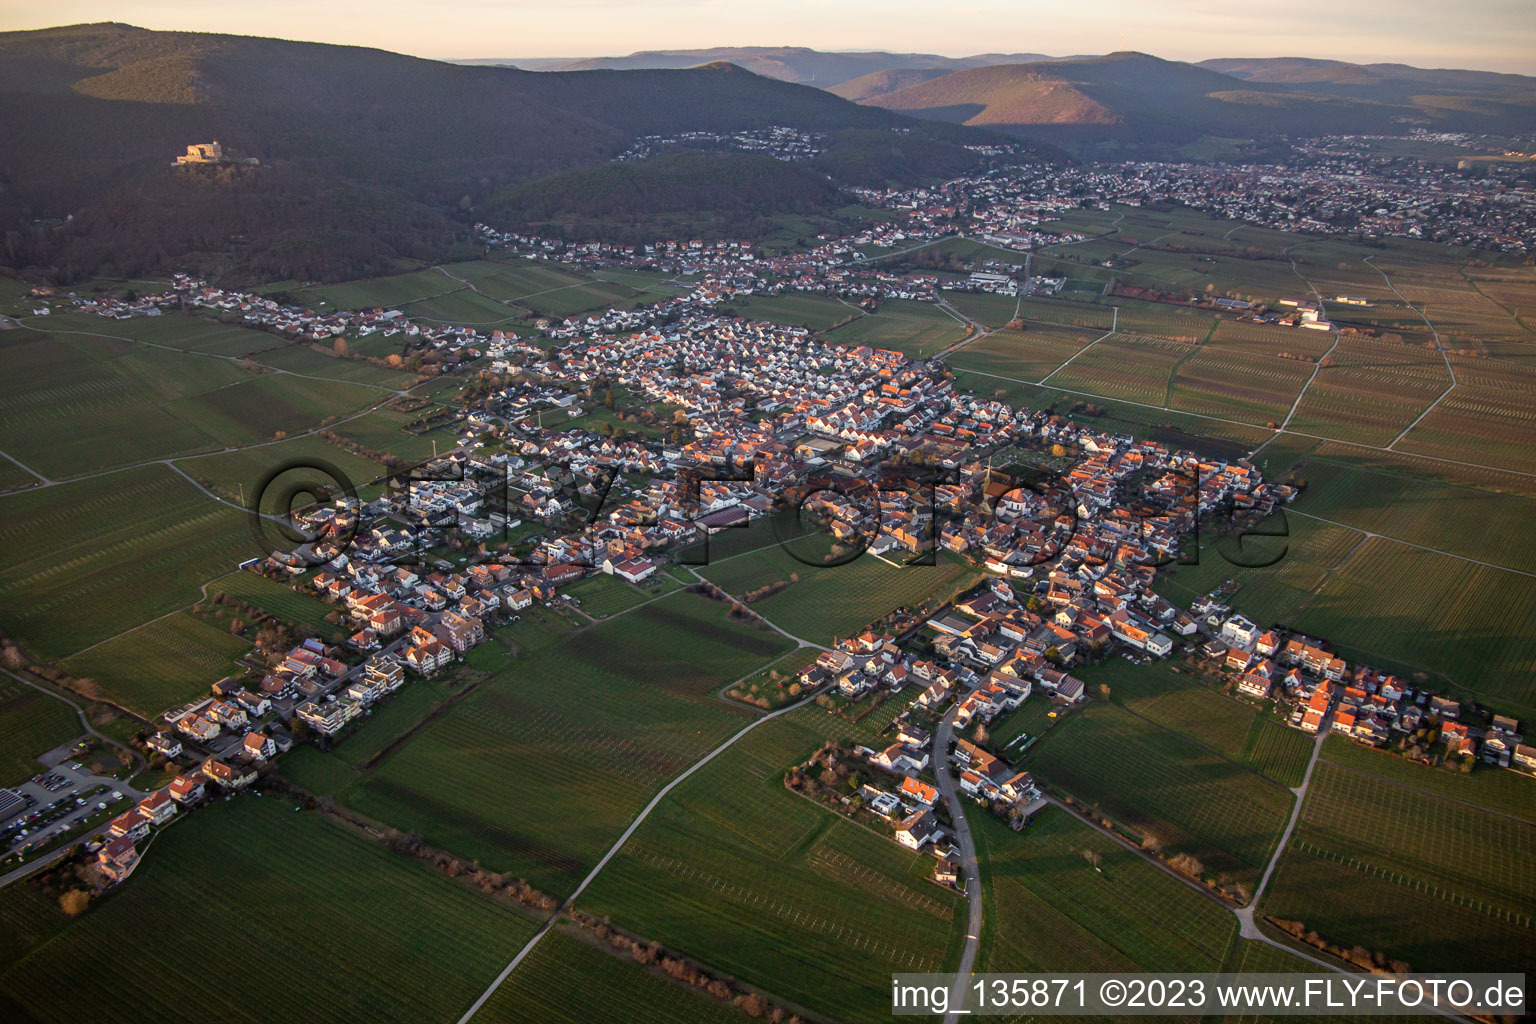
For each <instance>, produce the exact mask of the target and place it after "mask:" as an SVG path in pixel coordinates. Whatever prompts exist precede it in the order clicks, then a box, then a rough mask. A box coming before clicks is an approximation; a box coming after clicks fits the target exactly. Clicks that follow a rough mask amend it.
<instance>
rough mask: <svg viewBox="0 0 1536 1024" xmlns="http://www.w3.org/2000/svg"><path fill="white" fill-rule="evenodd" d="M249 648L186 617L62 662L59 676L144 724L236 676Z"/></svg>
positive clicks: (173, 617) (166, 618) (121, 636)
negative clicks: (91, 686)
mask: <svg viewBox="0 0 1536 1024" xmlns="http://www.w3.org/2000/svg"><path fill="white" fill-rule="evenodd" d="M250 649H251V645H250V644H249V643H247V642H246V641H244V640H242V639H240V638H239V637H237V636H231V635H230V634H229V633H227V632H224V631H222V630H219V629H216V628H214V627H213V626H210V625H208V624H207V623H205V622H203V621H202V620H201V619H198V618H196V617H195V616H193V615H192V614H190V613H189V612H175V613H173V614H171V615H167V616H164V617H162V618H158V619H155V620H154V621H153V622H147V623H145V624H144V625H142V626H139V627H138V628H137V629H131V630H129V631H128V632H126V633H121V634H119V635H117V636H115V637H113V638H112V639H110V640H108V641H106V642H105V643H102V644H99V645H97V646H94V647H92V648H90V649H89V650H85V651H81V652H80V653H79V654H76V655H75V656H73V657H71V658H68V659H66V660H64V661H61V662H60V663H59V665H58V668H59V671H61V672H63V673H65V674H66V675H70V676H74V677H75V678H77V679H89V680H90V681H91V682H93V683H95V684H96V686H98V687H100V689H101V691H102V693H104V694H106V695H107V696H108V697H109V698H110V699H111V700H112V701H114V702H115V703H118V704H121V705H123V706H124V707H126V708H128V709H129V710H130V711H134V712H136V713H138V714H139V715H141V716H143V717H144V718H148V719H153V718H155V717H156V716H157V715H159V714H160V713H161V712H162V711H165V710H166V709H167V708H170V707H172V706H173V705H176V704H181V703H184V702H186V701H188V700H191V699H192V698H194V697H199V696H206V695H207V693H208V687H209V686H211V685H212V684H214V683H216V682H218V681H219V680H220V679H222V678H224V677H225V676H227V675H230V674H231V673H233V672H235V671H236V670H237V669H238V667H239V659H240V656H241V655H243V654H244V653H245V652H246V651H248V650H250Z"/></svg>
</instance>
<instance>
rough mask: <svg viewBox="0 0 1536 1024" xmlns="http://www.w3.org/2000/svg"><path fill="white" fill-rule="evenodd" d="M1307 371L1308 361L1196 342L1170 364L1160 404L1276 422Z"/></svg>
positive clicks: (1282, 417)
mask: <svg viewBox="0 0 1536 1024" xmlns="http://www.w3.org/2000/svg"><path fill="white" fill-rule="evenodd" d="M1311 376H1312V364H1310V363H1305V362H1301V361H1299V360H1295V359H1280V358H1276V357H1273V356H1260V355H1248V354H1245V353H1240V352H1233V351H1230V350H1226V351H1223V350H1220V349H1214V348H1208V347H1205V346H1202V347H1201V348H1200V349H1199V350H1198V351H1196V352H1195V353H1194V354H1193V355H1191V356H1190V357H1189V358H1188V359H1185V360H1183V361H1181V362H1180V363H1178V364H1177V366H1176V367H1175V368H1174V371H1173V375H1172V377H1171V378H1170V380H1169V384H1168V397H1167V402H1166V404H1167V405H1169V406H1170V407H1171V408H1175V409H1183V410H1186V411H1188V412H1196V413H1203V414H1205V415H1207V416H1220V417H1224V418H1228V419H1238V420H1242V421H1244V422H1246V423H1254V424H1260V425H1264V424H1270V423H1273V424H1275V425H1277V426H1278V425H1279V424H1280V423H1281V422H1283V421H1284V420H1285V416H1286V413H1287V412H1289V411H1290V408H1291V404H1292V403H1293V402H1294V401H1295V400H1296V396H1297V395H1299V394H1301V389H1302V388H1303V387H1304V386H1305V385H1306V383H1307V380H1308V379H1309V378H1310V377H1311Z"/></svg>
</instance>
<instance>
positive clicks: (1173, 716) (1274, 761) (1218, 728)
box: [1079, 658, 1312, 786]
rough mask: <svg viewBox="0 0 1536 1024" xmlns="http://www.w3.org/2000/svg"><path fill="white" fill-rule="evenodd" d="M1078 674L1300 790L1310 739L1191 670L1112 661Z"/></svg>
mask: <svg viewBox="0 0 1536 1024" xmlns="http://www.w3.org/2000/svg"><path fill="white" fill-rule="evenodd" d="M1079 675H1080V676H1081V677H1082V678H1083V679H1084V680H1085V681H1087V682H1088V683H1089V684H1090V685H1092V686H1098V685H1100V684H1103V685H1107V686H1109V687H1110V699H1111V700H1113V701H1115V702H1116V703H1118V704H1120V705H1122V706H1123V707H1125V709H1126V710H1128V711H1131V712H1133V713H1135V714H1137V715H1140V716H1142V717H1143V718H1147V719H1150V720H1151V721H1153V722H1156V723H1157V724H1159V725H1162V726H1166V727H1167V728H1169V729H1172V730H1174V731H1175V732H1179V733H1183V734H1184V735H1185V736H1188V737H1189V738H1190V739H1192V740H1194V741H1195V742H1197V743H1199V744H1201V745H1202V746H1205V747H1209V748H1211V749H1212V750H1214V751H1216V752H1217V753H1219V754H1221V756H1222V757H1225V758H1227V759H1228V760H1229V761H1236V762H1240V763H1243V764H1248V765H1251V766H1252V767H1253V768H1254V769H1255V770H1257V771H1260V772H1262V773H1264V774H1265V775H1268V776H1269V777H1270V778H1272V779H1274V780H1275V781H1276V782H1278V783H1280V784H1281V785H1283V786H1299V785H1301V779H1302V775H1303V773H1304V772H1305V769H1306V764H1307V760H1308V759H1309V758H1310V757H1311V754H1312V737H1311V736H1308V735H1307V734H1305V733H1302V732H1298V731H1297V730H1295V729H1291V728H1289V727H1287V726H1285V725H1283V724H1281V722H1280V721H1279V719H1277V718H1275V717H1273V716H1271V715H1266V714H1264V713H1262V712H1260V711H1259V710H1258V709H1257V708H1255V707H1253V706H1252V705H1251V704H1248V703H1245V702H1243V701H1240V700H1236V699H1234V698H1232V697H1228V696H1226V695H1225V694H1223V693H1221V692H1219V691H1218V690H1216V689H1213V688H1212V687H1210V686H1208V685H1204V684H1203V683H1201V682H1200V681H1198V680H1197V679H1195V678H1193V676H1192V675H1191V672H1190V669H1189V668H1188V666H1179V665H1175V664H1170V663H1168V662H1156V663H1153V664H1149V665H1136V664H1132V663H1131V662H1129V661H1126V660H1125V659H1123V658H1112V659H1110V660H1109V661H1107V662H1105V663H1104V664H1102V665H1096V666H1093V667H1092V668H1091V669H1084V670H1083V671H1081V672H1080V673H1079Z"/></svg>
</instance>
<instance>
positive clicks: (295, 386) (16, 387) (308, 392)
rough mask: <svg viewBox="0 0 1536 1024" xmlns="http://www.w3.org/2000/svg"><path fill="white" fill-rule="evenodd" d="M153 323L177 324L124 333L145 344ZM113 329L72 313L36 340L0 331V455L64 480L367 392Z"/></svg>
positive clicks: (226, 441) (292, 419) (220, 438)
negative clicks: (2, 379) (0, 375)
mask: <svg viewBox="0 0 1536 1024" xmlns="http://www.w3.org/2000/svg"><path fill="white" fill-rule="evenodd" d="M161 320H163V321H164V322H165V324H166V329H167V330H171V331H174V330H175V328H176V327H177V326H179V325H181V324H183V323H185V322H186V321H183V320H181V318H175V317H162V318H160V319H159V320H155V321H142V323H144V324H150V325H153V326H152V327H143V328H138V329H137V330H136V332H135V333H137V334H141V335H145V336H146V338H148V337H153V336H154V332H155V329H156V328H158V326H159V323H160V321H161ZM117 323H118V322H117V321H109V320H102V319H100V318H97V317H88V316H84V315H73V314H72V315H65V316H59V317H55V318H52V320H51V321H50V324H49V330H48V331H46V332H39V333H34V332H32V331H15V332H7V333H6V335H5V337H4V339H3V340H0V353H3V356H4V359H5V361H6V365H7V368H8V369H9V370H10V371H11V373H10V374H9V375H8V376H7V378H6V381H7V383H5V384H0V447H3V448H4V450H5V451H7V452H9V453H10V454H11V455H13V456H15V457H16V458H17V459H19V460H20V461H22V462H23V463H26V464H27V465H28V466H31V467H32V468H33V469H36V470H37V471H39V472H41V473H43V474H44V475H51V476H56V477H61V478H68V477H71V476H79V475H83V474H85V473H88V472H91V471H93V470H101V469H108V468H112V467H116V466H123V465H130V464H135V463H141V462H145V461H148V460H150V459H154V458H164V457H167V456H179V455H188V454H192V453H195V452H203V451H210V450H216V449H219V448H223V447H226V446H230V445H238V444H250V443H253V442H257V441H262V440H266V439H269V438H271V437H272V436H273V434H274V433H275V432H276V431H279V430H284V431H289V432H293V431H297V430H301V429H304V428H308V427H314V426H317V425H319V423H320V421H321V420H323V419H324V418H325V417H327V416H336V415H343V414H345V413H348V412H353V411H356V410H357V409H360V408H362V407H363V406H364V405H366V404H367V403H368V402H370V401H373V400H375V399H374V398H373V397H372V396H374V395H377V394H378V392H376V391H374V390H373V389H370V388H363V387H359V386H358V385H355V384H351V383H346V382H334V381H329V380H308V379H304V378H300V377H294V376H280V375H273V374H263V373H259V372H252V370H251V369H249V368H247V367H245V366H242V364H241V362H240V361H239V360H236V359H232V358H217V357H213V356H208V355H202V354H197V353H192V352H182V351H176V350H174V349H170V348H155V347H150V346H148V345H141V344H136V343H134V342H133V341H128V340H122V338H125V337H126V335H124V336H122V337H118V336H116V335H115V334H114V332H115V331H116V330H117ZM194 323H197V324H199V325H202V324H203V322H202V321H195V322H194ZM358 365H360V366H366V364H358Z"/></svg>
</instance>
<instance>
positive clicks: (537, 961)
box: [475, 925, 743, 1024]
mask: <svg viewBox="0 0 1536 1024" xmlns="http://www.w3.org/2000/svg"><path fill="white" fill-rule="evenodd" d="M599 943H601V940H599V939H596V938H595V937H594V936H592V935H591V933H589V932H581V931H577V930H576V929H575V928H574V927H573V926H569V925H565V926H561V927H557V928H555V929H554V930H553V931H551V932H549V933H548V934H547V935H545V936H544V938H542V939H540V940H539V944H538V945H537V946H535V947H534V949H533V952H532V953H531V954H529V956H528V959H526V960H524V961H523V962H522V963H520V964H518V966H517V969H516V970H515V971H513V972H512V975H511V977H509V978H507V980H506V981H505V982H504V983H503V984H502V986H501V988H499V989H497V990H496V994H495V995H493V996H492V997H491V999H490V1001H489V1002H487V1003H486V1004H485V1006H483V1007H481V1009H480V1012H479V1013H477V1014H475V1019H476V1020H479V1021H486V1022H488V1024H497V1022H505V1024H515V1022H521V1021H529V1020H538V1021H544V1022H547V1024H592V1022H593V1021H618V1020H622V1021H626V1022H633V1024H741V1020H742V1016H743V1014H742V1011H740V1010H739V1009H737V1008H736V1007H734V1006H732V1005H731V1004H730V1003H727V1002H724V1001H722V1000H719V999H715V998H714V997H712V996H709V995H707V994H705V993H703V992H700V991H699V990H697V989H694V988H690V987H688V986H685V985H684V984H682V983H681V982H675V981H672V980H671V979H669V978H667V977H666V976H665V975H663V974H661V973H660V972H659V971H657V970H656V969H654V968H647V967H642V966H641V965H640V964H638V963H636V962H635V961H634V960H633V959H632V958H631V957H630V955H629V954H628V953H627V952H624V951H616V950H609V949H607V948H606V944H605V943H604V944H601V946H600V945H599Z"/></svg>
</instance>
